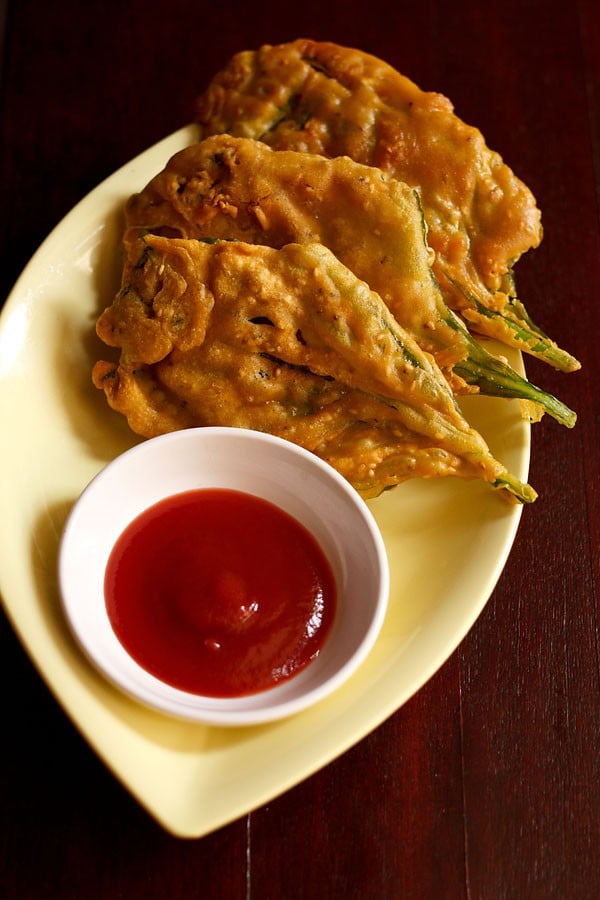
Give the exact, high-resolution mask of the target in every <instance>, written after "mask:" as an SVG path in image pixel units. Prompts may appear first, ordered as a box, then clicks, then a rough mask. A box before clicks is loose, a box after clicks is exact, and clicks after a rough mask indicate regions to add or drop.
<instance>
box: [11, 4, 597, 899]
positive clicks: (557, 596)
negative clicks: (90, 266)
mask: <svg viewBox="0 0 600 900" xmlns="http://www.w3.org/2000/svg"><path fill="white" fill-rule="evenodd" d="M0 23H1V24H0V40H1V41H2V46H1V48H0V49H1V52H0V61H1V64H2V80H1V84H0V104H1V105H0V210H1V211H2V215H1V216H0V254H1V256H2V262H1V265H0V300H2V299H4V297H5V296H6V295H7V294H8V292H9V290H10V288H11V286H12V284H13V283H14V281H15V279H16V278H17V276H18V274H19V272H20V271H21V269H22V267H23V266H24V265H25V263H26V262H27V260H28V259H29V257H30V256H31V255H32V254H33V253H34V252H35V250H36V248H37V246H38V245H39V243H40V242H41V240H42V239H43V238H44V237H45V235H46V234H47V233H48V232H49V231H50V230H51V228H53V227H54V226H55V225H56V224H57V223H58V221H59V220H60V219H61V217H62V216H63V215H64V214H65V213H66V212H67V211H68V210H69V209H70V208H71V207H72V206H73V205H74V204H75V203H76V202H77V201H78V200H79V199H80V198H81V197H83V196H84V195H85V194H86V193H87V192H88V191H89V190H90V189H91V188H92V187H94V186H95V185H96V184H97V183H98V182H99V181H100V180H102V179H103V178H104V177H106V176H108V175H109V174H110V173H111V172H112V171H114V170H115V169H116V168H117V167H118V166H120V165H121V164H123V163H124V162H126V161H127V160H129V159H130V158H131V157H132V156H134V155H135V154H136V153H138V152H140V151H142V150H143V149H145V148H146V147H147V146H149V145H151V144H153V143H154V142H155V141H157V140H158V139H159V138H161V137H163V136H164V135H166V134H168V133H170V132H171V131H173V130H174V129H176V128H178V127H179V126H180V125H182V124H185V123H186V122H187V121H188V120H189V119H190V116H191V110H192V104H193V100H194V97H195V96H196V94H197V93H198V92H199V91H200V90H202V88H203V87H204V85H205V83H206V81H207V80H208V78H209V77H210V76H211V75H212V74H213V73H214V71H215V70H216V69H218V68H219V67H220V66H221V65H223V64H224V63H225V62H226V60H227V59H228V58H229V56H230V55H231V54H232V53H234V52H236V51H238V50H241V49H245V48H253V47H256V46H258V45H260V44H262V43H267V42H269V43H273V42H278V41H284V40H290V39H293V38H295V37H299V36H308V37H315V38H318V39H329V40H334V41H337V42H338V43H341V44H347V45H354V46H358V47H361V48H362V49H364V50H367V51H369V52H372V53H375V54H376V55H378V56H381V57H382V58H384V59H386V60H387V61H388V62H390V63H391V64H393V65H395V66H396V67H397V68H399V69H401V70H402V71H403V72H405V73H406V74H408V75H409V76H410V77H412V78H413V79H414V80H415V81H417V83H419V84H420V85H421V86H422V87H423V88H427V89H431V90H439V91H441V92H442V93H445V94H446V95H447V96H449V97H450V98H451V99H452V100H453V102H454V104H455V107H456V110H457V112H458V114H459V115H460V116H461V117H462V118H464V119H465V120H466V121H468V122H470V123H472V124H476V125H477V126H478V127H480V128H481V130H482V131H483V133H484V134H485V136H486V138H487V140H488V143H489V145H490V146H492V147H494V148H495V149H497V150H498V151H499V152H500V153H501V154H502V156H503V157H504V159H505V160H506V162H507V163H509V165H511V166H512V167H513V168H514V169H515V171H516V172H517V173H518V174H519V175H520V176H521V177H522V178H523V179H524V180H525V181H526V182H527V183H528V184H529V185H530V186H531V187H532V189H533V190H534V193H535V194H536V196H537V198H538V202H539V205H540V207H541V209H542V213H543V224H544V230H545V237H544V241H543V243H542V245H541V247H540V248H539V249H538V250H536V251H535V252H533V253H530V254H528V255H527V257H526V258H524V259H523V260H521V261H520V263H519V265H518V267H517V276H518V285H519V289H520V293H521V295H522V296H523V298H524V299H525V301H526V303H527V305H528V307H529V308H530V311H531V312H532V314H534V317H535V318H536V319H537V320H538V321H539V322H540V324H541V325H543V326H544V327H546V329H547V330H548V331H549V333H550V334H553V335H558V336H560V341H561V343H562V344H563V346H565V347H567V348H568V349H569V350H571V351H572V352H573V353H574V354H575V355H576V356H578V357H579V358H580V359H581V360H582V362H583V369H582V371H581V372H580V373H577V374H575V375H570V376H565V375H561V374H558V373H554V372H553V371H551V370H549V369H548V368H547V367H543V366H542V365H541V364H539V363H533V362H528V364H527V368H528V373H529V375H530V377H531V378H532V380H534V381H537V382H539V383H541V384H542V385H543V386H544V388H546V389H548V390H550V391H551V392H554V393H556V394H558V395H559V396H560V397H561V399H563V400H565V402H567V403H568V404H569V405H571V406H572V407H574V408H575V409H576V410H577V412H578V414H579V421H578V424H577V426H576V428H575V429H574V431H572V432H567V431H566V430H564V429H560V428H559V427H558V426H557V425H556V424H555V423H554V422H552V421H543V422H541V423H540V424H539V425H537V426H536V427H535V428H534V431H533V444H532V463H531V472H530V481H531V483H532V484H533V485H534V486H535V487H536V488H537V489H538V491H539V492H540V494H541V496H540V499H539V501H538V502H537V503H536V504H534V505H533V506H532V507H530V508H528V509H527V510H525V512H524V515H523V518H522V521H521V526H520V528H519V532H518V536H517V540H516V542H515V545H514V548H513V551H512V553H511V556H510V558H509V561H508V564H507V566H506V568H505V570H504V572H503V574H502V577H501V579H500V581H499V583H498V585H497V588H496V590H495V591H494V593H493V595H492V597H491V598H490V601H489V603H488V605H487V607H486V609H485V610H484V612H483V613H482V615H481V617H480V618H479V620H478V622H477V623H476V625H475V627H474V628H473V629H472V631H471V632H470V634H469V635H468V636H467V638H466V639H465V640H464V641H463V643H462V644H461V646H460V647H459V648H458V650H457V651H456V652H455V653H454V654H453V656H452V657H451V658H450V659H449V660H448V661H447V662H446V664H445V665H444V666H443V667H442V668H441V669H440V671H439V672H438V673H437V674H436V675H435V676H434V677H433V678H432V679H431V680H430V681H429V682H428V684H427V685H425V687H424V688H423V689H422V690H421V691H420V692H419V693H418V694H417V695H416V696H414V697H413V698H412V699H411V700H410V701H409V702H408V703H407V704H406V705H405V706H404V707H403V708H401V709H400V710H398V712H397V713H396V714H395V715H393V716H392V717H391V718H390V719H389V720H388V721H387V722H385V723H384V724H383V725H381V726H380V727H379V728H378V729H377V730H376V731H375V732H373V733H372V734H371V735H369V736H368V737H367V738H365V739H364V740H363V741H361V742H360V743H359V744H358V745H357V746H355V747H354V748H352V749H351V750H349V751H348V752H347V753H346V754H344V755H343V756H342V757H341V758H339V759H338V760H336V761H335V762H333V763H331V764H330V765H329V766H327V767H326V768H324V769H323V770H322V771H320V772H318V773H316V774H315V775H314V776H313V777H311V778H309V779H308V780H307V781H305V782H304V783H302V784H300V785H298V786H297V787H296V788H294V789H293V790H290V791H289V792H287V793H286V794H284V795H283V796H281V797H278V798H276V799H275V800H273V801H272V802H271V803H269V804H268V805H267V806H266V807H264V808H261V809H258V810H256V811H254V812H252V813H250V814H249V815H248V816H245V817H244V818H243V819H240V820H238V821H236V822H233V823H231V824H230V825H228V826H227V827H225V828H223V829H221V830H220V831H218V832H216V833H214V834H211V835H208V836H207V837H205V838H203V839H202V840H199V841H181V840H177V839H175V838H173V837H171V836H169V835H168V834H166V833H164V832H162V831H161V830H160V829H159V828H158V827H157V826H156V825H155V824H154V823H153V822H152V821H151V820H150V819H148V817H147V816H146V815H145V814H144V813H143V812H142V811H141V809H140V808H139V807H138V806H137V805H136V803H135V802H134V801H133V800H132V799H131V798H130V797H129V795H128V794H127V793H126V792H125V791H124V790H123V789H122V788H121V786H120V785H119V784H117V783H116V782H115V781H114V780H113V778H112V777H111V776H110V775H109V774H108V772H107V771H106V770H105V769H104V767H103V766H102V764H101V763H100V762H98V760H97V759H96V758H95V756H94V754H93V753H92V752H91V751H90V750H89V748H88V747H87V746H86V744H85V743H84V742H83V741H82V740H81V738H80V737H79V735H78V733H77V732H76V730H75V729H74V728H73V726H72V725H71V724H70V722H69V721H68V720H67V719H66V718H65V716H64V715H63V713H62V712H61V710H60V708H59V707H58V706H57V705H56V704H55V702H54V701H53V699H52V697H51V695H50V693H49V692H48V690H47V689H46V687H45V686H44V685H43V683H42V682H41V681H40V679H39V678H38V676H37V674H36V672H35V671H34V668H33V666H32V665H31V663H30V662H29V660H28V658H27V657H26V655H25V653H24V652H23V650H22V649H21V647H20V645H19V643H18V641H17V639H16V638H15V636H14V634H13V632H12V630H11V628H10V625H9V624H8V622H7V621H6V620H5V618H4V617H3V616H2V617H1V618H0V665H1V672H2V678H3V679H4V682H5V683H9V684H10V685H11V686H17V690H16V691H14V692H13V691H10V692H8V693H7V694H6V695H5V699H4V716H3V720H4V739H3V742H2V749H1V751H0V753H1V759H2V765H1V766H0V798H1V800H0V803H1V810H2V811H1V814H0V894H1V895H2V896H3V897H4V898H7V900H13V898H15V900H16V898H18V900H26V898H60V900H63V898H64V900H70V898H78V900H80V898H83V897H85V898H86V900H95V898H102V900H104V898H107V900H113V898H119V897H127V898H128V900H137V898H144V900H152V898H163V897H169V898H170V900H179V898H203V900H213V898H214V900H271V898H273V900H305V898H306V900H313V898H319V900H328V898H332V900H333V898H335V900H337V898H342V897H343V898H360V900H364V898H373V900H387V898H410V900H412V898H427V900H429V898H431V900H438V898H451V900H454V898H463V897H464V898H477V900H503V898H506V900H514V898H528V900H530V898H533V900H537V898H540V900H542V898H543V900H546V898H554V897H556V898H561V900H562V898H569V900H578V898H582V900H583V898H586V900H587V898H591V897H595V896H599V895H600V876H599V867H598V854H599V850H600V841H599V839H600V828H599V816H600V756H599V753H600V751H599V740H598V736H599V734H600V669H599V658H600V652H599V643H600V642H599V622H598V613H599V607H598V593H599V589H598V584H599V581H600V562H599V556H600V554H599V550H600V449H599V448H600V400H599V393H598V384H599V379H600V370H599V363H598V349H597V344H598V340H599V335H600V314H599V311H598V310H599V306H598V302H599V298H600V228H599V221H600V215H599V213H600V209H599V198H600V13H599V11H598V5H597V3H595V2H593V0H571V2H566V0H556V2H554V3H552V4H548V3H546V2H543V0H525V2H521V0H505V2H503V3H498V2H495V0H493V2H490V3H486V4H477V3H472V2H469V0H456V2H454V3H452V4H451V5H448V4H446V3H445V2H442V0H421V2H420V3H418V4H414V3H409V2H406V0H397V2H396V3H395V4H393V5H392V4H389V3H388V2H387V0H371V2H370V3H369V4H368V5H366V6H365V4H358V3H354V2H353V0H345V2H343V3H342V2H338V0H333V2H331V3H330V4H324V3H323V2H322V0H319V2H317V0H304V2H303V3H302V4H297V5H295V7H294V8H293V9H291V8H288V7H285V6H282V5H281V4H280V3H276V2H274V0H265V2H257V3H256V4H255V5H254V6H253V7H249V6H248V5H247V4H242V3H237V2H231V3H229V4H227V6H226V7H223V6H222V5H219V4H214V3H212V4H208V3H203V2H196V3H191V2H185V0H171V2H169V3H162V2H157V0H146V2H141V0H132V2H125V3H121V2H116V0H108V2H100V0H90V2H88V3H79V2H75V0H66V2H62V3H57V4H46V3H41V2H36V0H7V2H5V4H4V6H3V7H2V8H1V12H0ZM1 427H2V428H6V427H10V423H2V426H1ZM0 440H1V437H0ZM0 501H1V498H0ZM9 522H10V511H7V510H5V509H3V508H2V526H1V527H2V528H6V527H9ZM0 539H1V538H0Z"/></svg>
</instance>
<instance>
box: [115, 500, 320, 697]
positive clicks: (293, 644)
mask: <svg viewBox="0 0 600 900" xmlns="http://www.w3.org/2000/svg"><path fill="white" fill-rule="evenodd" d="M104 594H105V601H106V609H107V612H108V616H109V619H110V622H111V624H112V627H113V629H114V631H115V634H116V635H117V637H118V639H119V640H120V642H121V643H122V644H123V646H124V647H125V649H126V650H127V651H128V653H129V654H130V655H131V656H132V657H133V658H134V659H135V660H136V661H137V662H138V663H139V665H141V666H142V667H143V668H144V669H146V670H147V671H148V672H150V673H152V674H153V675H155V676H156V677H157V678H160V679H161V680H162V681H164V682H166V683H168V684H170V685H171V686H173V687H177V688H179V689H181V690H184V691H188V692H191V693H195V694H203V695H207V696H213V697H234V696H242V695H247V694H253V693H256V692H258V691H263V690H266V689H267V688H270V687H273V686H274V685H275V684H277V683H278V682H280V681H282V680H284V679H287V678H290V677H291V676H292V675H294V674H296V673H297V672H299V671H301V670H302V669H303V668H304V667H305V666H306V665H307V664H308V663H309V662H310V661H311V660H312V659H314V658H315V657H316V656H317V655H318V653H319V651H320V649H321V647H322V646H323V643H324V641H325V639H326V637H327V635H328V633H329V631H330V629H331V625H332V622H333V618H334V615H335V607H336V602H337V597H336V587H335V580H334V577H333V573H332V571H331V569H330V566H329V563H328V561H327V559H326V558H325V555H324V553H323V551H322V550H321V548H320V547H319V546H318V544H317V542H316V541H315V539H314V538H313V536H312V535H311V534H310V533H309V532H308V531H307V530H306V529H305V528H304V526H302V525H300V523H298V522H297V521H296V520H295V519H293V518H292V517H291V516H290V515H288V514H287V513H285V512H283V510H281V509H279V508H278V507H276V506H274V505H273V504H271V503H268V502H267V501H265V500H262V499H260V498H258V497H253V496H251V495H249V494H245V493H242V492H239V491H233V490H226V489H220V488H214V489H213V488H209V489H202V490H195V491H189V492H186V493H183V494H177V495H175V496H172V497H169V498H167V499H166V500H163V501H161V502H159V503H157V504H156V505H155V506H153V507H151V508H150V509H148V510H146V511H145V512H143V513H142V514H141V515H140V516H138V518H137V519H135V520H134V521H133V522H132V523H131V524H130V525H129V526H128V527H127V528H126V529H125V531H124V532H123V534H122V535H121V536H120V538H119V539H118V540H117V542H116V544H115V546H114V548H113V551H112V553H111V556H110V558H109V561H108V564H107V567H106V574H105V581H104Z"/></svg>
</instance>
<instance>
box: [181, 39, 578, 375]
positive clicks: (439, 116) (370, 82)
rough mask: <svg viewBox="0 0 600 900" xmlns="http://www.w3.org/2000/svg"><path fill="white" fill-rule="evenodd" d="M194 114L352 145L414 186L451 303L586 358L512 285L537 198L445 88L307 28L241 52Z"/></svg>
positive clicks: (280, 141)
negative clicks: (561, 342)
mask: <svg viewBox="0 0 600 900" xmlns="http://www.w3.org/2000/svg"><path fill="white" fill-rule="evenodd" d="M196 119H197V121H198V123H199V124H200V127H201V132H202V134H203V136H208V135H212V134H218V133H229V134H232V135H236V136H241V137H246V138H253V139H257V140H260V141H262V142H264V143H266V144H268V145H269V146H271V147H273V148H274V149H277V150H290V149H291V150H296V151H301V152H307V153H317V154H323V155H325V156H329V157H335V156H344V155H347V156H349V157H351V158H352V159H354V160H356V161H357V162H359V163H363V164H366V165H370V166H376V167H379V168H380V169H382V170H383V171H384V172H386V173H388V174H390V175H392V176H394V177H395V178H397V179H398V180H400V181H402V182H405V183H406V184H408V185H409V186H411V187H413V188H415V189H416V190H418V192H419V194H420V197H421V202H422V206H423V211H424V215H425V219H426V222H427V225H428V242H429V244H430V246H431V247H432V248H433V250H434V251H435V260H434V263H433V270H434V273H435V275H436V278H437V280H438V282H439V284H440V286H441V289H442V292H443V295H444V299H445V301H446V303H447V304H448V306H449V307H450V308H451V309H454V310H455V311H457V312H459V313H460V314H461V315H462V316H463V317H464V318H465V320H466V321H467V322H468V323H469V327H470V328H471V329H473V330H475V331H477V332H479V333H481V334H484V335H487V336H489V337H492V338H496V339H498V340H500V341H502V342H504V343H506V344H508V345H511V346H515V347H517V348H518V349H521V350H523V351H525V352H528V353H532V354H533V355H536V356H539V357H540V358H543V359H545V361H547V362H549V363H550V364H552V365H555V366H557V367H558V368H562V369H564V370H565V371H572V370H574V369H577V368H578V367H579V363H578V362H577V361H576V360H575V359H573V357H571V356H570V355H569V354H567V353H565V352H564V351H561V350H559V348H558V347H556V345H555V344H554V343H553V342H551V341H550V339H549V338H547V336H546V335H543V334H542V333H541V332H540V330H539V329H538V328H537V326H535V325H534V324H533V323H532V322H531V319H530V317H529V316H528V314H527V313H526V311H524V310H523V307H522V304H520V303H519V302H518V301H516V300H515V298H514V296H513V294H514V282H513V280H512V274H511V273H512V268H513V266H514V264H515V262H516V261H517V260H518V258H519V257H520V256H521V255H522V254H523V253H524V252H525V251H526V250H528V249H530V248H532V247H536V246H537V245H538V244H539V243H540V241H541V238H542V227H541V217H540V212H539V210H538V208H537V205H536V201H535V198H534V196H533V194H532V193H531V191H530V190H529V189H528V188H527V186H526V185H525V184H523V182H522V181H521V180H520V179H519V178H517V177H516V176H515V175H514V173H513V172H512V171H511V169H510V168H509V167H508V166H507V165H505V163H504V162H503V160H502V158H501V157H500V155H499V154H498V153H496V152H493V151H492V150H490V149H489V148H488V147H487V145H486V143H485V140H484V138H483V136H482V134H481V132H480V131H479V130H478V129H476V128H474V127H472V126H469V125H467V124H466V123H464V122H463V121H462V120H461V119H460V118H459V117H458V116H457V115H456V114H455V113H454V109H453V106H452V104H451V102H450V101H449V100H448V99H447V98H446V97H444V96H442V95H441V94H439V93H434V92H426V91H422V90H421V89H420V88H419V87H417V85H415V84H414V83H413V82H412V81H410V80H409V79H408V78H406V77H405V76H403V75H401V74H400V73H399V72H397V71H396V70H395V69H393V68H392V67H391V66H390V65H388V64H387V63H385V62H382V61H381V60H379V59H377V58H376V57H374V56H371V55H369V54H367V53H364V52H361V51H359V50H355V49H351V48H346V47H340V46H338V45H337V44H333V43H326V42H317V41H312V40H307V39H300V40H296V41H293V42H290V43H286V44H281V45H278V46H270V45H265V46H263V47H261V48H260V49H259V50H257V51H244V52H242V53H238V54H237V55H235V56H234V57H233V58H232V59H231V60H230V61H229V63H228V64H227V65H226V66H225V68H224V69H223V70H222V71H221V72H219V73H218V74H217V75H216V76H215V77H214V78H213V79H212V81H211V83H210V84H209V86H208V88H207V89H206V90H205V91H204V93H203V94H202V95H201V96H200V97H199V98H198V100H197V104H196ZM538 337H541V338H542V341H541V342H540V341H539V340H538V339H537V338H538Z"/></svg>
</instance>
